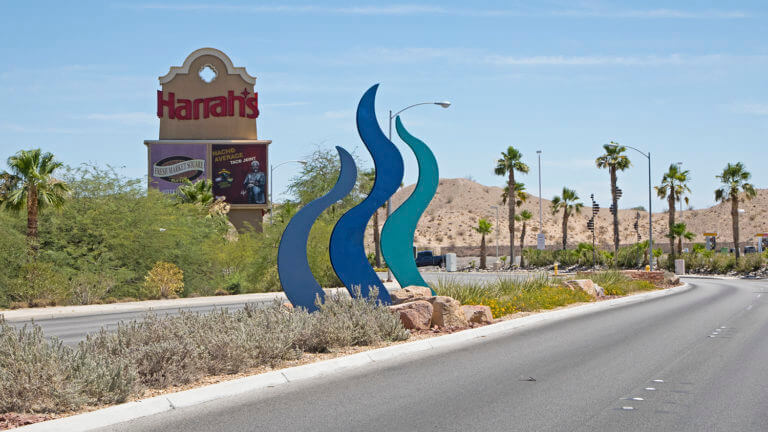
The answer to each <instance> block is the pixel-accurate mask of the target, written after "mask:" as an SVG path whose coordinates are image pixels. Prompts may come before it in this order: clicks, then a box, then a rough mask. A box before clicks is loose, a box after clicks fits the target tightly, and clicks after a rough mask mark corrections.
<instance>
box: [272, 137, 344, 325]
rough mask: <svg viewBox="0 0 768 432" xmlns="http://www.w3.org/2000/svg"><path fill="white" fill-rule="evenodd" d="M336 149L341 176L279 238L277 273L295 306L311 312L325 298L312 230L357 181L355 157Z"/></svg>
mask: <svg viewBox="0 0 768 432" xmlns="http://www.w3.org/2000/svg"><path fill="white" fill-rule="evenodd" d="M336 151H338V152H339V160H340V162H341V170H340V171H339V179H338V180H337V181H336V184H335V185H334V186H333V188H332V189H331V190H330V191H329V192H328V193H327V194H325V195H323V196H321V197H320V198H317V199H316V200H314V201H312V202H310V203H309V204H307V205H305V206H304V207H302V208H301V210H299V211H298V213H296V214H295V215H294V216H293V218H291V221H290V222H289V223H288V225H287V226H286V227H285V231H283V236H282V237H281V238H280V248H279V249H278V251H277V272H278V276H279V277H280V284H281V285H282V286H283V291H285V295H286V297H288V300H290V301H291V303H292V304H293V305H294V306H296V307H303V308H306V309H307V310H308V311H310V312H313V311H315V310H316V309H317V306H316V305H315V299H316V298H318V297H319V298H320V301H321V302H322V301H324V299H325V293H324V291H323V289H322V287H321V286H320V284H319V283H318V282H317V280H316V279H315V277H314V276H313V275H312V271H311V270H310V268H309V261H308V260H307V240H308V239H309V231H310V230H311V229H312V225H313V224H314V223H315V221H316V220H317V218H318V217H319V216H320V214H321V213H322V212H323V211H324V210H325V209H327V208H328V207H330V206H331V205H332V204H334V203H335V202H336V201H338V200H340V199H342V198H344V197H345V196H347V195H348V194H349V193H350V192H351V191H352V188H354V187H355V182H356V181H357V167H356V166H355V160H354V159H353V158H352V156H351V155H350V154H349V152H347V151H346V150H344V149H343V148H341V147H336Z"/></svg>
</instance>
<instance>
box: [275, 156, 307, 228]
mask: <svg viewBox="0 0 768 432" xmlns="http://www.w3.org/2000/svg"><path fill="white" fill-rule="evenodd" d="M287 163H300V164H302V165H306V164H307V161H305V160H288V161H285V162H280V163H279V164H277V165H271V164H270V165H269V224H270V225H274V223H275V221H274V218H273V217H272V216H273V215H272V208H273V205H272V190H273V189H274V187H273V185H274V182H273V181H272V173H273V172H274V171H275V168H277V167H279V166H280V165H285V164H287Z"/></svg>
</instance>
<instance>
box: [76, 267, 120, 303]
mask: <svg viewBox="0 0 768 432" xmlns="http://www.w3.org/2000/svg"><path fill="white" fill-rule="evenodd" d="M114 286H115V281H114V279H112V278H111V277H110V276H108V275H104V274H96V273H90V272H83V273H78V274H76V275H74V276H73V277H72V279H70V281H69V295H70V302H71V303H74V304H83V305H86V304H91V303H96V302H98V301H101V300H102V299H104V296H105V295H106V294H107V292H109V290H110V289H112V288H113V287H114Z"/></svg>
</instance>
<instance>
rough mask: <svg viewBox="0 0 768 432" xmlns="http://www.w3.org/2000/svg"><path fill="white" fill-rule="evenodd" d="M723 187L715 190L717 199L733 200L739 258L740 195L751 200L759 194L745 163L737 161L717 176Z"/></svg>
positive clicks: (734, 233) (733, 216) (737, 254)
mask: <svg viewBox="0 0 768 432" xmlns="http://www.w3.org/2000/svg"><path fill="white" fill-rule="evenodd" d="M715 177H717V179H718V180H720V182H721V183H722V184H723V187H721V188H719V189H716V190H715V201H720V202H723V203H724V202H728V201H730V202H731V220H732V223H733V245H734V249H736V259H737V260H738V259H739V256H740V253H739V199H740V198H739V195H742V194H743V197H744V199H746V200H750V199H752V198H754V197H755V196H757V191H755V186H754V185H753V184H752V183H749V179H750V178H752V174H750V173H749V172H748V171H747V170H746V169H745V168H744V164H743V163H741V162H737V163H735V164H730V163H729V164H728V165H726V166H725V168H724V169H723V172H722V173H721V174H719V175H717V176H715Z"/></svg>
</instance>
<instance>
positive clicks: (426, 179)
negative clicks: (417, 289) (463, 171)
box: [381, 116, 439, 294]
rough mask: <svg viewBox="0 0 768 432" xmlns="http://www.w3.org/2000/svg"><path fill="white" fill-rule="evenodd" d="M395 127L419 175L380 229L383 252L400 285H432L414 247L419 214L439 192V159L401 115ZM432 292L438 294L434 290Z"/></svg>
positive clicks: (396, 120)
mask: <svg viewBox="0 0 768 432" xmlns="http://www.w3.org/2000/svg"><path fill="white" fill-rule="evenodd" d="M395 129H396V130H397V134H398V135H399V136H400V138H401V139H402V140H403V141H404V142H405V143H406V144H407V145H408V147H410V148H411V150H413V153H414V155H415V156H416V161H417V162H418V165H419V179H418V181H417V182H416V187H415V188H414V189H413V193H411V196H410V197H408V199H407V200H405V202H403V204H401V205H400V207H398V208H397V210H395V212H394V213H392V215H390V216H389V217H388V218H387V221H386V223H384V228H382V230H381V253H382V255H384V259H385V260H386V261H387V265H388V266H389V269H390V270H391V271H392V274H393V275H394V276H395V279H397V282H398V283H399V284H400V286H402V287H406V286H410V285H417V286H423V287H429V284H427V282H426V281H425V280H424V278H423V277H422V276H421V274H420V273H419V269H418V267H416V260H415V259H414V257H413V251H412V248H413V236H414V234H415V233H416V225H417V224H418V223H419V218H421V215H422V214H423V213H424V211H425V210H426V209H427V206H428V205H429V202H430V201H432V198H433V197H434V196H435V193H436V192H437V185H438V182H439V174H438V168H437V160H436V159H435V155H434V154H433V153H432V151H431V150H430V149H429V147H428V146H427V145H426V144H425V143H424V142H423V141H421V140H420V139H418V138H416V137H415V136H413V135H411V134H410V133H409V132H408V131H407V130H406V129H405V127H404V126H403V123H402V122H401V121H400V117H399V116H398V117H397V119H395ZM430 289H431V288H430ZM432 294H435V292H434V290H433V291H432Z"/></svg>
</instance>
